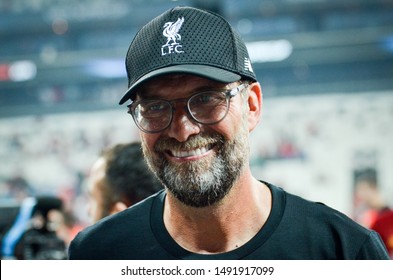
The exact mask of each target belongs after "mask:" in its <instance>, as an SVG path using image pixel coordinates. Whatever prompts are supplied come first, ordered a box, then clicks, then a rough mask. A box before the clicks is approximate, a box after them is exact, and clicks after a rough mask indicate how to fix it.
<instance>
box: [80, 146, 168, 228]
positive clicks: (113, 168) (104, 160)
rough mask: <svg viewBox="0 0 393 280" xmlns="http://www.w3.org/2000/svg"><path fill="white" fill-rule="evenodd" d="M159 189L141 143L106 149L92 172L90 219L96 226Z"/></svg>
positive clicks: (90, 181)
mask: <svg viewBox="0 0 393 280" xmlns="http://www.w3.org/2000/svg"><path fill="white" fill-rule="evenodd" d="M160 189H162V186H161V183H160V182H159V181H158V180H157V179H156V178H155V176H154V175H153V174H152V172H151V171H150V170H149V168H148V166H147V164H146V162H145V161H144V159H143V154H142V148H141V144H140V143H139V142H133V143H127V144H117V145H115V146H113V147H111V148H109V149H106V150H104V151H103V152H102V154H101V156H100V157H99V158H98V159H97V160H96V161H95V163H94V164H93V166H92V168H91V170H90V180H89V184H88V192H89V198H90V200H89V214H90V217H91V219H92V221H93V222H94V223H95V222H97V221H98V220H100V219H102V218H104V217H106V216H109V215H112V214H115V213H117V212H120V211H123V210H124V209H127V208H128V207H130V206H131V205H133V204H135V203H137V202H139V201H141V200H143V199H145V198H146V197H148V196H150V195H152V194H154V193H156V192H157V191H159V190H160Z"/></svg>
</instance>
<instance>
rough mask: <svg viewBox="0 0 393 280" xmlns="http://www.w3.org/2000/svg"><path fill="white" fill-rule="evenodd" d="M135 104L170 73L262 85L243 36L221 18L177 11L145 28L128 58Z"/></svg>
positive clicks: (130, 93) (128, 95)
mask: <svg viewBox="0 0 393 280" xmlns="http://www.w3.org/2000/svg"><path fill="white" fill-rule="evenodd" d="M125 64H126V70H127V76H128V90H127V91H126V92H125V94H124V96H123V97H122V99H121V100H120V102H119V104H123V103H124V102H126V101H127V100H128V99H132V98H133V96H134V93H135V89H136V88H137V87H138V86H140V85H141V84H142V83H143V82H145V81H147V80H149V79H151V78H153V77H157V76H160V75H164V74H170V73H188V74H193V75H197V76H201V77H205V78H208V79H212V80H215V81H218V82H223V83H231V82H235V81H238V80H240V79H247V80H251V81H256V77H255V74H254V72H253V70H252V66H251V61H250V58H249V55H248V51H247V48H246V46H245V44H244V42H243V40H242V39H241V38H240V35H239V34H238V33H237V32H236V31H235V30H234V29H233V28H232V27H231V26H230V24H229V23H228V22H227V21H226V20H225V19H224V18H223V17H221V16H220V15H218V14H215V13H212V12H210V11H206V10H201V9H197V8H193V7H176V8H173V9H171V10H168V11H166V12H164V13H163V14H161V15H160V16H158V17H156V18H155V19H153V20H152V21H150V22H149V23H147V24H146V25H145V26H144V27H142V28H141V29H140V30H139V31H138V33H137V34H136V35H135V38H134V39H133V41H132V42H131V45H130V47H129V49H128V52H127V56H126V61H125Z"/></svg>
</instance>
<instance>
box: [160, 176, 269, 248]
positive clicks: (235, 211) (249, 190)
mask: <svg viewBox="0 0 393 280" xmlns="http://www.w3.org/2000/svg"><path fill="white" fill-rule="evenodd" d="M270 209H271V194H270V190H269V188H268V187H267V186H266V185H264V184H262V183H260V182H258V181H257V180H255V179H254V178H253V177H252V176H251V175H250V176H248V177H246V178H243V179H242V178H240V179H239V180H238V181H237V182H236V185H234V186H233V188H232V189H231V191H230V193H229V194H228V195H227V196H226V197H225V198H224V199H223V200H222V201H221V202H219V203H217V204H216V205H213V206H208V207H203V208H194V207H189V206H186V205H184V204H182V203H181V202H179V201H178V200H177V199H176V198H174V197H173V196H172V195H171V194H170V193H168V195H167V198H166V200H165V208H164V223H165V226H166V228H167V230H168V232H169V234H170V235H171V236H172V238H173V239H174V240H175V241H176V242H177V243H178V244H179V245H180V246H182V247H183V248H185V249H187V250H189V251H191V252H195V253H201V254H215V253H223V252H227V251H231V250H234V249H236V248H237V247H240V246H242V245H244V244H245V243H247V242H248V241H249V240H250V239H251V238H252V237H253V236H255V235H256V234H257V232H258V231H259V230H260V229H261V228H262V226H263V225H264V223H265V222H266V220H267V217H268V216H269V213H270Z"/></svg>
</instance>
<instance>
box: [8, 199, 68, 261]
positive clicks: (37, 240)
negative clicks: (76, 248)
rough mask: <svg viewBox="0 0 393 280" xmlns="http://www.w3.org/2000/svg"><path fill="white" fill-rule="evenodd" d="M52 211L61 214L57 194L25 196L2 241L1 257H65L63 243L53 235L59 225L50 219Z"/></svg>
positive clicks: (50, 258) (27, 258)
mask: <svg viewBox="0 0 393 280" xmlns="http://www.w3.org/2000/svg"><path fill="white" fill-rule="evenodd" d="M56 213H58V214H61V213H63V201H62V200H61V199H59V198H57V197H54V196H37V197H28V198H25V199H24V200H23V202H22V204H21V206H20V209H19V213H18V216H17V217H16V219H15V221H14V223H13V225H12V227H11V228H10V230H9V231H8V232H7V233H6V234H5V236H4V238H3V240H2V244H1V245H2V246H1V255H2V258H3V259H18V260H62V259H66V258H67V254H66V251H67V247H66V243H65V241H64V240H63V239H61V238H60V237H59V236H58V235H57V229H58V226H59V224H58V223H57V221H56V220H54V219H53V216H54V215H56Z"/></svg>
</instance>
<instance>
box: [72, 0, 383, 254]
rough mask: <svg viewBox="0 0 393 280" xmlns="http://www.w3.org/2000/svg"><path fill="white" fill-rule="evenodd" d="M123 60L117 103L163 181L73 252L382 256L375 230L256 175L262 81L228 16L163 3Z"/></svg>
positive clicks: (81, 237)
mask: <svg viewBox="0 0 393 280" xmlns="http://www.w3.org/2000/svg"><path fill="white" fill-rule="evenodd" d="M126 69H127V74H128V86H129V88H128V90H127V92H126V93H125V95H124V96H123V98H122V99H121V100H120V104H123V103H125V102H126V101H130V104H129V105H128V108H129V113H130V114H131V115H132V117H133V119H134V121H135V123H136V125H137V126H138V128H139V129H140V137H141V140H142V147H143V152H144V156H145V159H146V160H147V162H148V164H149V166H150V168H151V170H153V172H154V173H155V174H156V176H157V177H158V178H159V179H160V181H161V182H162V183H163V185H164V186H165V189H164V190H162V191H159V192H158V193H157V194H155V195H153V196H150V197H149V198H147V199H145V200H144V201H143V202H141V203H138V204H137V205H134V206H132V207H130V208H128V209H126V210H124V211H122V212H120V213H118V214H116V215H112V216H111V217H108V218H106V219H102V220H100V221H99V222H97V223H96V224H94V225H93V226H91V227H89V228H87V229H85V230H83V231H81V232H80V233H79V234H78V235H77V236H76V237H75V239H74V240H73V241H72V242H71V245H70V249H69V258H70V259H88V260H93V259H139V260H141V259H177V260H178V259H188V260H192V259H194V260H195V259H200V260H218V259H221V260H227V259H259V260H261V259H389V257H388V255H387V252H386V249H385V247H384V245H383V243H382V241H381V239H380V237H379V235H378V234H377V233H376V232H375V231H371V230H369V229H367V228H365V227H362V226H361V225H359V224H357V223H355V222H354V221H353V220H352V219H350V218H349V217H347V216H345V215H344V214H342V213H340V212H338V211H336V210H334V209H332V208H330V207H328V206H326V205H324V204H322V203H315V202H311V201H308V200H305V199H303V198H301V197H299V196H296V195H293V194H290V193H288V192H286V191H285V190H284V189H282V188H280V187H278V186H275V185H273V184H271V183H268V182H265V181H262V180H259V179H257V178H255V177H254V175H253V174H252V172H251V167H250V162H249V161H250V144H249V134H250V133H251V132H252V131H253V130H254V129H255V128H256V127H257V125H258V123H259V119H260V116H261V112H262V90H261V87H260V84H259V83H258V82H257V78H256V76H255V74H254V72H253V67H252V64H251V61H250V58H249V55H248V51H247V48H246V46H245V43H244V42H243V40H242V39H241V38H240V36H239V34H238V33H237V32H236V31H235V30H234V29H233V28H232V27H231V26H230V24H229V23H228V22H227V21H226V20H225V19H224V18H223V17H221V16H219V15H217V14H214V13H212V12H209V11H207V10H201V9H196V8H192V7H176V8H173V9H170V10H168V11H166V12H164V13H163V14H161V15H160V16H158V17H156V18H155V19H153V20H151V21H150V22H149V23H147V24H146V25H145V26H144V27H142V29H141V30H139V32H138V33H137V34H136V36H135V37H134V39H133V41H132V43H131V45H130V47H129V49H128V52H127V58H126ZM299 176H301V174H299ZM119 240H121V246H119Z"/></svg>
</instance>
